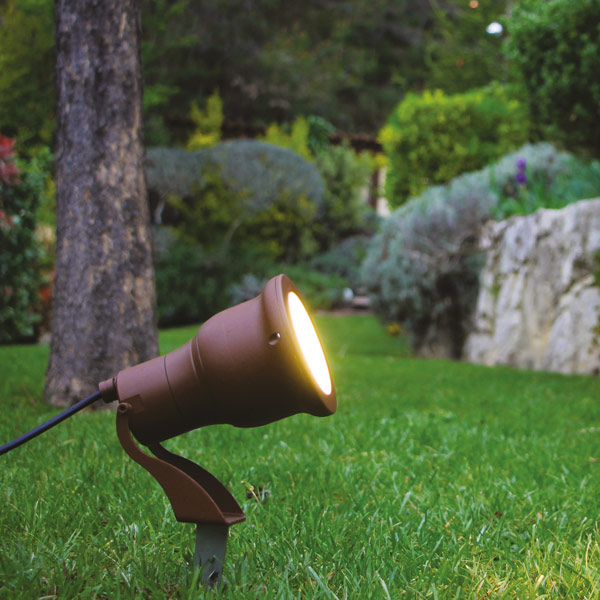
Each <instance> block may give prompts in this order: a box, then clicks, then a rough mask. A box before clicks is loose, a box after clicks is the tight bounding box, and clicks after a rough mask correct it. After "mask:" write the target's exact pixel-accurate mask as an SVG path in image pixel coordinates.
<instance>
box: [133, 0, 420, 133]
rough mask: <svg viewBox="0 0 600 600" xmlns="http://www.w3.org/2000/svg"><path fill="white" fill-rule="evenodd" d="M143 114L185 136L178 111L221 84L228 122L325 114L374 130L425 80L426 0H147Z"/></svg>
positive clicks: (255, 122) (336, 120)
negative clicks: (395, 0) (331, 1)
mask: <svg viewBox="0 0 600 600" xmlns="http://www.w3.org/2000/svg"><path fill="white" fill-rule="evenodd" d="M141 9H142V10H141V14H142V64H143V65H144V80H145V95H146V101H145V106H146V113H145V118H146V120H147V121H150V120H152V121H153V122H154V124H155V125H154V126H155V127H156V123H157V122H158V121H160V123H162V124H163V125H164V126H165V127H166V129H167V130H168V132H169V134H170V137H171V142H177V143H185V141H187V139H188V138H189V134H190V130H189V129H190V127H189V123H187V122H186V121H185V120H184V119H182V118H181V115H183V114H187V113H188V111H189V106H190V103H191V101H193V100H194V99H197V98H200V97H206V96H208V95H209V94H210V93H211V92H212V91H213V90H215V89H217V90H219V93H220V94H221V97H222V99H223V105H224V113H225V115H226V116H227V120H228V121H230V122H233V123H235V124H243V125H244V126H246V127H249V128H252V127H253V126H264V125H266V124H268V123H272V122H277V123H283V122H292V121H293V120H294V119H295V118H296V117H297V116H299V115H311V114H312V115H320V116H321V117H323V118H324V119H327V120H328V121H330V122H331V123H333V124H335V126H337V127H340V128H343V129H344V130H347V131H349V130H353V131H370V132H375V131H377V129H378V128H379V127H380V126H381V123H382V122H383V120H384V119H385V116H386V115H387V114H388V113H389V111H390V110H391V108H392V107H393V105H394V104H395V103H396V102H397V99H398V98H399V97H401V96H402V95H403V94H404V93H405V92H406V91H407V90H409V89H411V88H412V89H414V88H418V87H420V86H421V85H422V83H423V68H424V53H423V46H424V41H425V37H424V31H425V29H426V28H427V27H428V26H429V24H430V23H429V15H430V7H429V3H428V2H424V1H423V0H406V1H405V2H402V3H390V2H389V0H368V1H367V0H348V1H347V2H345V3H344V5H343V7H341V6H339V5H338V4H335V3H334V4H331V5H327V4H323V3H322V2H308V3H303V4H302V5H300V4H298V3H297V2H292V1H290V0H281V1H279V0H278V1H277V2H273V0H253V2H252V3H251V6H249V5H248V3H247V2H246V1H245V0H209V1H207V2H192V1H191V0H178V1H177V2H167V1H166V0H158V1H155V0H143V1H142V3H141Z"/></svg>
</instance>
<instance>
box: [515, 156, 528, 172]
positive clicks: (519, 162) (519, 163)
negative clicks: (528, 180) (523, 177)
mask: <svg viewBox="0 0 600 600" xmlns="http://www.w3.org/2000/svg"><path fill="white" fill-rule="evenodd" d="M526 168H527V161H526V160H525V159H524V158H519V159H517V169H519V171H524V170H525V169H526Z"/></svg>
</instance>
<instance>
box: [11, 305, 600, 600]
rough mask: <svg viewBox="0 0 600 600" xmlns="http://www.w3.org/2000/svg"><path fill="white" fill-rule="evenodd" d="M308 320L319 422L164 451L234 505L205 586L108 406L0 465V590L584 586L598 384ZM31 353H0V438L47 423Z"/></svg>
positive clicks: (571, 589) (590, 582)
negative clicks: (323, 353) (327, 383)
mask: <svg viewBox="0 0 600 600" xmlns="http://www.w3.org/2000/svg"><path fill="white" fill-rule="evenodd" d="M318 325H319V329H320V332H321V334H322V337H323V339H324V342H325V346H326V348H327V350H328V355H329V358H330V361H331V363H332V370H333V372H334V378H335V382H336V386H337V390H338V398H339V408H338V413H337V414H336V415H335V416H333V417H330V418H326V419H317V418H314V417H310V416H306V415H299V416H295V417H292V418H290V419H286V420H284V421H280V422H278V423H274V424H271V425H267V426H265V427H261V428H256V429H247V430H242V429H235V428H233V427H229V426H215V427H207V428H204V429H200V430H196V431H194V432H190V433H188V434H186V435H184V436H180V437H179V438H176V439H174V440H171V441H170V442H168V443H167V446H168V447H169V448H170V449H174V450H175V451H177V452H180V453H181V454H184V455H186V456H188V457H189V458H191V459H193V460H195V461H197V462H199V463H200V464H202V465H203V466H204V467H206V468H207V469H209V470H210V471H211V472H212V473H214V474H215V475H216V476H217V477H219V478H220V479H221V480H222V481H223V482H224V483H225V484H226V485H227V486H228V487H229V489H230V490H231V491H232V492H233V494H234V495H235V496H236V498H237V499H238V501H240V503H241V504H242V507H243V508H244V510H245V512H246V514H247V516H248V520H247V521H246V522H245V523H242V524H240V525H235V526H234V527H232V528H231V531H230V540H229V547H228V555H227V563H226V567H225V571H224V581H225V586H224V588H223V589H222V590H221V592H220V593H219V594H215V593H213V592H206V591H204V590H199V589H198V588H197V586H196V583H195V580H194V572H193V570H192V569H191V568H190V561H191V557H192V552H193V540H194V527H193V526H192V525H189V524H180V523H177V522H176V521H175V519H174V517H173V515H172V512H171V508H170V505H169V503H168V500H167V498H166V496H165V495H164V494H163V492H162V490H161V489H160V487H159V485H158V484H157V483H156V482H155V481H154V480H153V479H152V478H151V476H150V475H148V474H147V473H146V472H145V471H144V470H143V469H141V468H140V467H139V466H138V465H136V464H135V463H134V462H132V461H131V460H130V459H129V458H128V457H127V456H126V455H125V453H124V452H123V451H122V450H121V447H120V445H119V443H118V441H117V437H116V433H115V428H114V414H111V413H107V412H103V413H94V412H86V413H84V414H78V415H76V416H75V417H73V418H72V419H69V420H68V421H66V422H65V423H63V424H62V425H59V426H58V427H56V428H55V429H53V430H51V431H50V432H48V433H46V434H44V435H43V436H41V437H39V438H37V439H36V440H34V441H32V442H30V443H28V444H27V445H25V446H23V447H21V448H19V449H17V450H15V451H14V452H12V453H10V454H7V455H5V456H3V457H1V458H0V461H1V469H0V496H1V504H0V507H1V509H0V523H1V530H0V531H1V535H0V598H2V599H4V598H6V599H11V600H13V599H30V598H46V599H50V598H60V599H70V598H78V599H86V598H107V599H111V600H113V599H117V598H201V597H204V596H206V597H211V598H212V597H223V598H231V599H242V598H243V599H245V598H303V599H304V598H327V599H333V598H338V599H340V600H341V599H342V598H351V599H354V598H359V599H361V600H362V599H368V598H384V599H385V598H473V599H484V598H518V599H520V600H523V599H527V598H569V599H570V598H590V599H591V598H599V597H600V546H599V541H600V534H599V513H600V511H599V508H600V462H599V461H600V402H599V397H600V394H599V393H600V381H599V380H597V379H593V378H589V377H565V376H560V375H553V374H548V373H539V372H538V373H534V372H520V371H516V370H511V369H504V368H494V369H491V368H486V367H481V366H473V365H469V364H462V363H453V362H447V361H442V360H439V361H437V360H429V361H425V360H417V359H412V358H410V357H409V355H408V352H407V349H406V345H405V343H404V341H403V340H402V339H399V338H391V337H389V336H387V335H386V334H385V332H384V331H383V330H382V328H381V327H380V326H379V325H378V323H377V322H376V321H375V319H373V318H372V317H368V316H356V317H354V316H351V317H348V316H344V317H342V316H321V317H319V318H318ZM194 331H195V328H186V329H177V330H169V331H163V332H162V333H161V348H162V350H163V351H168V350H171V349H173V348H175V347H177V346H178V345H179V344H181V343H182V342H184V341H185V340H187V339H188V338H189V337H191V335H193V333H194ZM47 353H48V350H47V348H44V347H38V346H8V347H0V406H1V409H2V410H1V417H0V441H1V442H2V443H3V442H5V441H8V440H9V439H12V438H14V437H16V436H17V435H18V434H20V433H22V432H24V431H26V430H28V429H30V428H31V427H33V426H35V425H36V424H38V423H39V422H41V421H43V420H45V419H47V418H49V417H50V416H51V415H52V414H54V412H55V411H52V410H50V409H49V408H48V407H47V406H44V405H43V404H42V403H41V402H40V396H41V392H42V386H43V376H44V369H45V361H46V359H47ZM252 486H257V487H260V488H262V489H263V490H264V491H265V492H266V493H265V494H264V497H261V498H258V499H257V498H255V497H252V496H251V497H250V498H248V497H247V491H248V489H251V488H252Z"/></svg>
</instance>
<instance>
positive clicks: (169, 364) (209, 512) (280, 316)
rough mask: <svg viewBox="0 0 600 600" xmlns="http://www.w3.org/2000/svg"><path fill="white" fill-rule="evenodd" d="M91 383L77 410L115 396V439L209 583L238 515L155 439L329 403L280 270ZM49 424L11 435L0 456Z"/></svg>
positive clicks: (220, 490) (214, 485)
mask: <svg viewBox="0 0 600 600" xmlns="http://www.w3.org/2000/svg"><path fill="white" fill-rule="evenodd" d="M98 387H99V392H98V393H97V394H94V395H93V396H90V397H89V398H88V399H85V400H84V401H82V402H81V403H80V404H81V405H82V406H81V408H82V407H83V406H85V405H87V404H84V403H85V402H87V403H91V402H92V401H95V400H97V399H98V398H99V397H101V398H102V399H103V400H104V401H105V402H112V401H115V400H117V401H118V402H119V406H118V408H117V435H118V437H119V441H120V442H121V445H122V446H123V448H124V450H125V451H126V452H127V454H129V456H130V457H131V458H133V460H135V461H136V462H137V463H138V464H140V465H141V466H142V467H144V468H145V469H146V470H147V471H149V472H150V474H151V475H152V476H153V477H154V478H155V479H156V480H157V481H158V482H159V483H160V485H161V486H162V488H163V490H164V491H165V493H166V494H167V496H168V498H169V500H170V502H171V506H172V508H173V512H174V513H175V517H176V519H177V520H178V521H181V522H186V523H196V524H197V534H196V553H195V557H194V560H195V563H196V565H197V566H200V565H201V566H202V577H203V580H204V581H205V583H207V584H209V585H210V584H214V583H216V582H217V581H218V580H219V578H220V575H221V571H222V567H223V561H224V557H225V547H226V542H227V535H228V531H229V527H230V526H231V525H233V524H235V523H239V522H241V521H243V520H244V519H245V518H246V517H245V515H244V513H243V512H242V510H241V508H240V506H239V504H238V503H237V502H236V500H235V498H234V497H233V496H232V495H231V494H230V492H229V491H228V490H227V488H226V487H225V486H224V485H223V484H222V483H221V482H220V481H219V480H218V479H216V478H215V477H214V476H213V475H211V474H210V473H209V472H208V471H206V470H205V469H203V468H202V467H200V466H199V465H197V464H195V463H193V462H191V461H190V460H188V459H186V458H183V457H181V456H177V455H175V454H172V453H171V452H169V451H167V450H166V449H165V448H163V446H161V444H160V442H162V441H164V440H167V439H169V438H172V437H174V436H177V435H180V434H182V433H185V432H187V431H190V430H192V429H196V428H198V427H203V426H205V425H216V424H225V423H227V424H230V425H235V426H236V427H257V426H260V425H265V424H267V423H270V422H272V421H276V420H278V419H283V418H285V417H289V416H291V415H294V414H297V413H308V414H311V415H315V416H327V415H331V414H333V413H334V412H335V410H336V408H337V399H336V393H335V388H334V385H333V380H332V378H331V374H330V370H329V366H328V364H327V360H326V358H325V354H324V352H323V349H322V346H321V343H320V341H319V338H318V336H317V333H316V330H315V328H314V325H313V324H312V321H311V319H310V316H309V315H308V312H307V310H306V308H305V307H304V304H303V303H302V301H301V299H300V297H299V295H298V291H297V290H296V288H295V286H294V284H293V283H292V282H291V281H290V280H289V279H288V278H287V277H286V276H285V275H278V276H277V277H274V278H273V279H271V280H270V281H269V282H268V283H267V285H266V286H265V288H264V290H263V291H262V293H261V294H260V295H259V296H257V297H256V298H254V299H252V300H249V301H248V302H244V303H243V304H239V305H237V306H234V307H232V308H229V309H227V310H224V311H223V312H220V313H218V314H217V315H215V316H213V317H212V318H210V319H209V320H208V321H207V322H206V323H204V325H202V327H200V329H199V330H198V332H197V334H196V335H195V336H194V337H193V338H192V339H191V340H190V341H189V342H187V343H186V344H184V345H183V346H181V347H180V348H178V349H177V350H174V351H173V352H170V353H169V354H166V355H164V356H160V357H158V358H154V359H152V360H149V361H147V362H145V363H141V364H139V365H136V366H134V367H130V368H128V369H124V370H123V371H120V372H119V373H118V374H117V375H116V376H115V377H113V378H111V379H108V380H106V381H103V382H101V383H100V384H99V386H98ZM75 406H77V405H75ZM75 406H74V407H71V409H69V410H70V411H71V412H70V413H69V414H66V413H67V412H69V411H65V413H63V414H66V416H64V417H62V419H64V418H66V417H67V416H70V414H73V412H74V408H75ZM77 410H78V409H77ZM61 416H62V415H59V416H58V417H56V422H60V420H62V419H59V418H60V417H61ZM54 424H56V423H52V424H45V425H43V426H41V427H39V428H37V430H34V431H33V432H30V434H26V435H25V436H21V438H18V439H17V440H14V442H11V443H10V444H7V445H6V446H4V447H2V448H0V453H4V452H7V451H8V450H10V449H12V448H13V447H16V446H17V445H20V444H21V443H24V442H25V441H27V440H28V439H31V437H34V436H35V435H38V434H39V433H42V431H45V430H46V429H48V428H49V427H51V426H52V425H54ZM31 434H33V435H31ZM132 434H133V437H132ZM27 436H30V437H27ZM133 438H135V439H136V440H137V441H138V442H140V443H141V444H143V445H145V446H147V447H148V448H149V449H150V451H151V452H152V454H153V456H152V455H150V454H147V453H145V452H144V451H142V450H141V449H140V447H139V446H138V445H137V444H136V443H135V441H134V439H133ZM9 446H10V447H9Z"/></svg>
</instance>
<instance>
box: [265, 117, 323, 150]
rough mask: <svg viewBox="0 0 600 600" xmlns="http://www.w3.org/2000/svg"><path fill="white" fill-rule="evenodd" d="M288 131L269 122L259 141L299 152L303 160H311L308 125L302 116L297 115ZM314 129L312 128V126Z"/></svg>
mask: <svg viewBox="0 0 600 600" xmlns="http://www.w3.org/2000/svg"><path fill="white" fill-rule="evenodd" d="M289 129H290V131H289V133H288V132H287V131H286V130H285V128H284V127H281V126H279V125H278V124H277V123H271V125H269V127H268V128H267V131H266V133H265V135H264V137H263V138H262V139H261V141H263V142H266V143H268V144H273V145H274V146H279V147H281V148H287V149H288V150H292V151H293V152H296V154H299V155H300V156H301V157H302V158H304V159H305V160H312V159H313V155H312V152H311V150H310V148H309V136H310V125H309V122H308V121H307V120H306V119H305V118H304V117H297V118H296V120H295V121H294V122H293V123H292V125H291V127H290V128H289ZM313 129H314V128H313Z"/></svg>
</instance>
